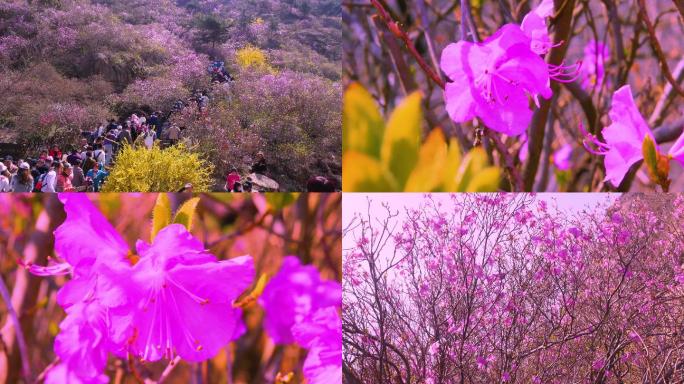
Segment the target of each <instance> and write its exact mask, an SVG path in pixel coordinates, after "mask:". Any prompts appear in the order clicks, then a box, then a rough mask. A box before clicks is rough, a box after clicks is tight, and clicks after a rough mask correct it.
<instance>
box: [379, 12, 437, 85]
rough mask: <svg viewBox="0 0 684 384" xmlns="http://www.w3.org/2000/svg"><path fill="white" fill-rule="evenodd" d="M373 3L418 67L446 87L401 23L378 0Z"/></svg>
mask: <svg viewBox="0 0 684 384" xmlns="http://www.w3.org/2000/svg"><path fill="white" fill-rule="evenodd" d="M371 3H372V4H373V6H374V7H375V9H377V10H378V15H380V18H382V21H384V22H385V24H386V25H387V28H388V29H389V30H390V32H392V34H393V35H394V36H395V37H396V38H398V39H400V40H402V41H403V42H404V44H405V45H406V48H407V49H408V50H409V52H410V53H411V55H412V56H413V58H414V59H416V61H417V62H418V65H420V68H421V69H422V70H423V72H425V74H426V75H427V76H428V77H429V78H430V79H431V80H432V81H434V82H435V83H436V84H437V85H439V86H440V87H441V88H444V87H445V84H444V80H442V79H441V78H440V77H439V75H438V74H437V73H435V71H433V70H432V68H430V66H429V65H428V63H427V62H425V59H423V57H422V56H421V55H420V53H418V50H416V47H415V46H414V45H413V42H412V41H411V38H410V37H409V36H408V35H407V34H406V32H404V31H403V30H402V29H401V28H400V27H399V23H397V22H396V21H394V20H393V19H392V18H391V16H390V15H389V13H387V10H386V9H385V7H383V6H382V4H380V2H379V1H378V0H371Z"/></svg>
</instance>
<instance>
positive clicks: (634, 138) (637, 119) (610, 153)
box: [580, 85, 684, 186]
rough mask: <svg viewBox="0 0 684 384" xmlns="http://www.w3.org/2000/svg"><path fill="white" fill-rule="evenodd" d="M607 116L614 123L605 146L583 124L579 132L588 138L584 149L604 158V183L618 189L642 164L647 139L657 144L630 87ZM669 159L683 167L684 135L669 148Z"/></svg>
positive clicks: (618, 96)
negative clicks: (632, 170)
mask: <svg viewBox="0 0 684 384" xmlns="http://www.w3.org/2000/svg"><path fill="white" fill-rule="evenodd" d="M608 115H609V116H610V119H611V121H612V123H611V124H610V125H609V126H607V127H605V128H603V131H602V133H603V137H604V139H605V142H602V141H600V140H599V139H598V138H597V137H596V136H594V135H592V134H590V133H588V132H586V130H584V127H583V126H582V125H581V124H580V129H581V130H582V132H583V134H584V135H585V139H584V146H585V148H586V149H587V150H588V151H589V152H591V153H593V154H596V155H602V156H605V159H604V165H605V168H606V178H605V180H606V181H610V183H611V184H612V185H613V186H618V185H620V183H621V182H622V179H624V177H625V175H626V174H627V172H628V171H629V168H630V167H631V166H632V165H634V164H635V163H637V162H638V161H640V160H643V158H644V155H643V143H644V139H645V138H646V137H649V138H650V139H651V140H652V141H653V142H654V143H655V142H656V141H655V138H654V137H653V133H652V132H651V128H649V126H648V124H647V123H646V121H645V120H644V118H643V116H641V113H640V112H639V109H637V106H636V104H635V103H634V97H633V96H632V91H631V89H630V87H629V85H625V86H623V87H621V88H620V89H618V90H617V91H615V93H614V94H613V101H612V105H611V108H610V112H609V114H608ZM656 151H658V147H657V146H656ZM668 156H669V157H670V158H672V159H675V160H677V161H678V162H680V163H681V164H684V134H683V135H682V136H680V137H679V138H678V139H677V141H676V142H675V143H674V145H673V146H672V147H671V148H670V151H669V152H668Z"/></svg>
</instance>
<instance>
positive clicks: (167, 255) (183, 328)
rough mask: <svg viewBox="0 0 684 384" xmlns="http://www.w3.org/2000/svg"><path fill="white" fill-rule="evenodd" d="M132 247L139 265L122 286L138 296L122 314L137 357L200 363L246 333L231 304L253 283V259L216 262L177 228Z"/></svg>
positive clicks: (135, 296)
mask: <svg viewBox="0 0 684 384" xmlns="http://www.w3.org/2000/svg"><path fill="white" fill-rule="evenodd" d="M136 248H137V252H138V255H139V256H140V261H138V263H136V264H135V266H133V268H132V271H131V272H130V277H129V279H130V282H129V283H128V284H126V285H125V287H124V289H125V290H126V293H127V296H128V297H130V298H137V301H133V305H132V307H131V308H126V309H125V310H124V313H125V314H126V315H124V316H125V317H126V316H130V319H131V324H132V328H133V329H132V332H133V333H132V337H133V340H132V342H131V344H130V346H129V348H130V349H131V352H133V353H134V354H135V355H136V356H140V357H141V358H143V359H144V360H148V361H155V360H159V359H161V358H163V357H164V358H168V359H173V358H174V356H175V355H176V354H177V355H178V356H180V357H181V358H183V359H185V360H188V361H202V360H206V359H208V358H211V357H212V356H214V355H215V354H216V353H218V351H219V349H220V348H222V347H223V346H225V345H226V344H228V343H229V342H230V341H231V340H234V339H237V338H238V337H239V336H240V335H241V334H242V333H244V331H245V327H244V324H243V323H242V312H241V309H239V308H236V307H234V306H233V302H234V301H235V300H236V299H237V298H238V296H240V294H241V293H242V292H244V291H245V290H246V289H247V288H248V287H249V286H250V285H251V284H252V281H253V280H254V265H253V262H252V258H251V256H241V257H236V258H233V259H229V260H221V261H218V260H217V259H216V257H215V256H214V255H212V254H211V253H209V252H207V251H206V250H205V249H204V247H203V246H202V243H201V242H200V241H199V240H197V239H196V238H195V237H193V236H192V235H191V234H190V233H189V232H188V231H187V230H186V229H185V227H184V226H182V225H180V224H171V225H169V226H167V227H165V228H164V229H162V230H161V231H160V232H159V233H158V234H157V236H156V237H155V239H154V242H153V243H152V244H151V245H150V244H147V243H145V242H143V241H140V240H139V241H138V243H137V244H136ZM128 311H130V312H128ZM129 313H130V315H129Z"/></svg>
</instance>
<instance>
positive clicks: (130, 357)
mask: <svg viewBox="0 0 684 384" xmlns="http://www.w3.org/2000/svg"><path fill="white" fill-rule="evenodd" d="M128 369H129V370H130V371H131V373H132V374H133V377H134V378H135V380H136V381H137V382H138V383H140V384H144V383H145V380H143V378H142V377H141V376H140V373H139V372H138V370H137V369H136V368H135V357H133V354H131V353H129V354H128Z"/></svg>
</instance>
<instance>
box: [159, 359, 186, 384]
mask: <svg viewBox="0 0 684 384" xmlns="http://www.w3.org/2000/svg"><path fill="white" fill-rule="evenodd" d="M180 360H181V359H180V356H176V357H174V359H173V360H171V361H169V365H167V366H166V368H165V369H164V372H162V374H161V376H159V380H158V381H157V383H158V384H161V383H163V382H164V380H166V379H167V378H168V377H169V375H170V374H171V371H173V368H175V367H176V365H178V363H179V362H180Z"/></svg>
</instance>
